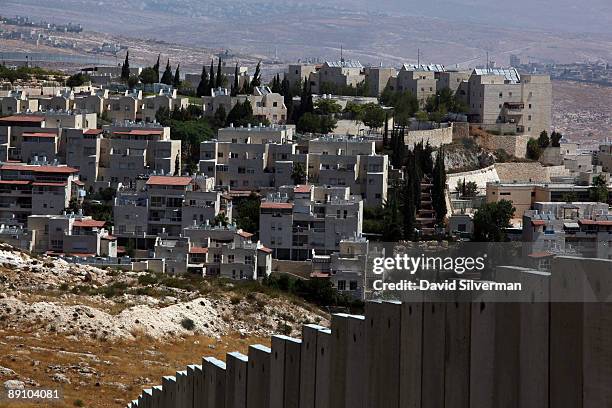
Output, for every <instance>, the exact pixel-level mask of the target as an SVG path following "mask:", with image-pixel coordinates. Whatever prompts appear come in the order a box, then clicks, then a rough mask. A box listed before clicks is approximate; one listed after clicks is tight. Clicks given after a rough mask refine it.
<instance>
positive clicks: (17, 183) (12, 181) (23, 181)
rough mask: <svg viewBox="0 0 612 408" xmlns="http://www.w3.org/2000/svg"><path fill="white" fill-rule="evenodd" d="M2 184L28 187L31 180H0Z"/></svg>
mask: <svg viewBox="0 0 612 408" xmlns="http://www.w3.org/2000/svg"><path fill="white" fill-rule="evenodd" d="M0 184H14V185H27V184H30V180H0Z"/></svg>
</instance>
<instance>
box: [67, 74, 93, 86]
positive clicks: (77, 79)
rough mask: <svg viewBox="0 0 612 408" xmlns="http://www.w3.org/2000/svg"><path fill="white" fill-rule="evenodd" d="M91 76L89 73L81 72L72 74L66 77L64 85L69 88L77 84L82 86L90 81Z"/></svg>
mask: <svg viewBox="0 0 612 408" xmlns="http://www.w3.org/2000/svg"><path fill="white" fill-rule="evenodd" d="M90 81H91V78H90V77H89V75H85V74H82V73H80V72H79V73H78V74H74V75H71V76H69V77H68V79H67V80H66V86H67V87H70V88H76V87H78V86H83V85H85V84H86V83H88V82H90Z"/></svg>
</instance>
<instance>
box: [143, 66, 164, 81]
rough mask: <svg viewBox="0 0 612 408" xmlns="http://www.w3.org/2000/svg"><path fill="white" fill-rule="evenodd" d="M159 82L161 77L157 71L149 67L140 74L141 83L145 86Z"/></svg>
mask: <svg viewBox="0 0 612 408" xmlns="http://www.w3.org/2000/svg"><path fill="white" fill-rule="evenodd" d="M157 81H159V75H158V74H157V72H155V69H153V68H151V67H147V68H144V69H143V70H142V71H141V72H140V82H142V83H143V84H154V83H156V82H157Z"/></svg>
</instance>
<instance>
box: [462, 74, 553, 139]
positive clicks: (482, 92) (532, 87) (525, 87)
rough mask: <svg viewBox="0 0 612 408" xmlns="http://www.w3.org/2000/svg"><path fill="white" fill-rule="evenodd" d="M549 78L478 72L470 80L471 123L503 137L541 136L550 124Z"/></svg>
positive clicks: (550, 93)
mask: <svg viewBox="0 0 612 408" xmlns="http://www.w3.org/2000/svg"><path fill="white" fill-rule="evenodd" d="M551 99H552V86H551V82H550V77H549V76H548V75H520V74H519V73H518V71H516V69H514V68H507V69H503V68H490V69H475V70H474V72H473V73H472V76H471V77H470V79H469V97H468V102H469V114H468V119H469V120H470V122H474V123H479V124H481V125H483V127H485V128H486V129H487V130H495V131H497V132H499V133H502V134H506V133H507V134H527V135H530V136H533V137H538V136H539V134H540V133H541V132H542V131H544V130H546V131H547V132H549V131H550V124H551Z"/></svg>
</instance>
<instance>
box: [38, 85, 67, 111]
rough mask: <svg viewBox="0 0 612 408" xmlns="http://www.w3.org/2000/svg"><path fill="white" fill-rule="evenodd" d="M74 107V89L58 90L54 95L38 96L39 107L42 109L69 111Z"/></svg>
mask: <svg viewBox="0 0 612 408" xmlns="http://www.w3.org/2000/svg"><path fill="white" fill-rule="evenodd" d="M73 107H74V92H73V91H72V90H69V89H68V90H62V91H58V92H57V94H55V95H53V96H41V97H39V98H38V109H39V110H41V111H69V110H71V109H73Z"/></svg>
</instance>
